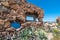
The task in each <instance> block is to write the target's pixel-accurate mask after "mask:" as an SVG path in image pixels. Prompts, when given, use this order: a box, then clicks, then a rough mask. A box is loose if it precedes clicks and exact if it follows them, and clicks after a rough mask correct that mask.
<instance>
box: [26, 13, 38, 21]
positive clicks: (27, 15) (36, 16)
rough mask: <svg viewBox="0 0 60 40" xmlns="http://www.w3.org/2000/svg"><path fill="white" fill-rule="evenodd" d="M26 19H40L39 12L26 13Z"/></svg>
mask: <svg viewBox="0 0 60 40" xmlns="http://www.w3.org/2000/svg"><path fill="white" fill-rule="evenodd" d="M26 21H29V22H36V21H38V14H37V13H29V12H27V13H26Z"/></svg>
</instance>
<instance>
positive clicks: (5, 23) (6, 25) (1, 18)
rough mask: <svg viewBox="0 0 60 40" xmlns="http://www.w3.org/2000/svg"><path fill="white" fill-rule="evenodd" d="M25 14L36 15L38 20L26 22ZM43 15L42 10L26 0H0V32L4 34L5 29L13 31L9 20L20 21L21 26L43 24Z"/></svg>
mask: <svg viewBox="0 0 60 40" xmlns="http://www.w3.org/2000/svg"><path fill="white" fill-rule="evenodd" d="M27 15H35V16H37V18H38V19H39V22H30V23H29V22H27V21H26V16H27ZM43 17H44V14H43V10H42V9H40V8H38V7H36V6H34V5H32V4H30V3H28V2H26V0H0V32H2V34H4V35H6V31H7V32H9V31H10V33H11V32H12V31H14V32H15V29H14V28H11V26H10V24H11V21H18V22H20V23H21V26H22V28H23V27H27V26H30V25H32V26H35V27H38V26H41V25H42V24H43V23H42V22H43V21H42V18H43ZM14 32H13V33H14Z"/></svg>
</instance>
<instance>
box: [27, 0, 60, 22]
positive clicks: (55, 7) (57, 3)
mask: <svg viewBox="0 0 60 40" xmlns="http://www.w3.org/2000/svg"><path fill="white" fill-rule="evenodd" d="M27 1H28V2H29V3H31V4H34V5H36V6H38V7H39V8H42V9H43V10H44V18H43V20H44V21H55V20H56V17H58V16H60V0H27Z"/></svg>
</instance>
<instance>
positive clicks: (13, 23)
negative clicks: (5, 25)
mask: <svg viewBox="0 0 60 40" xmlns="http://www.w3.org/2000/svg"><path fill="white" fill-rule="evenodd" d="M10 26H11V27H13V28H16V29H17V28H20V27H21V23H20V22H19V21H11V22H10Z"/></svg>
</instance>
